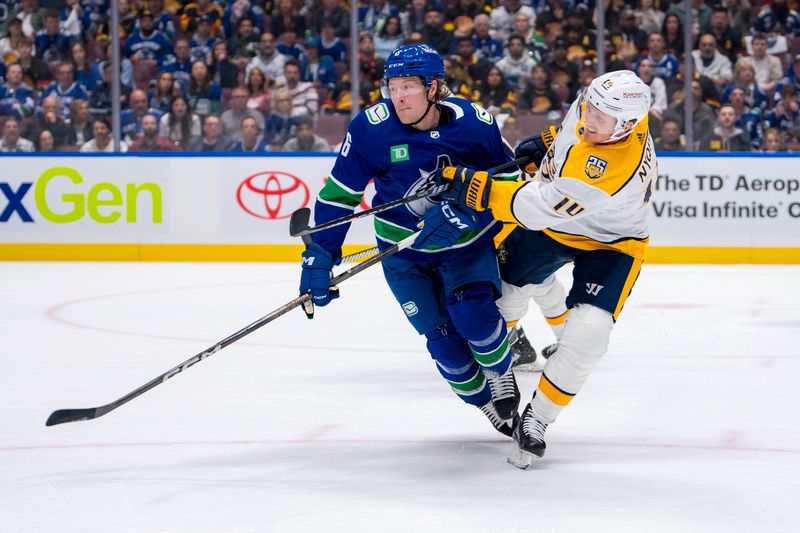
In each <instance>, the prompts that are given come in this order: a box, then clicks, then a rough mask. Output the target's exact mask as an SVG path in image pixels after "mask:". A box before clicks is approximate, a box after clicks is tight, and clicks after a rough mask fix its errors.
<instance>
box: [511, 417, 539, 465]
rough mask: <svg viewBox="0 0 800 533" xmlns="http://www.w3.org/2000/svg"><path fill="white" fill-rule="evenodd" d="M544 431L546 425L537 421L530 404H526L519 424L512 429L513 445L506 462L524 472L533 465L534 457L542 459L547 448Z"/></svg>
mask: <svg viewBox="0 0 800 533" xmlns="http://www.w3.org/2000/svg"><path fill="white" fill-rule="evenodd" d="M546 429H547V424H545V423H544V422H542V421H541V420H539V418H538V417H537V415H536V412H535V411H534V410H533V408H532V407H531V404H528V405H527V406H526V407H525V411H524V412H523V413H522V418H521V420H520V423H519V424H517V427H516V428H514V434H513V435H512V438H513V439H514V445H513V448H512V449H511V453H510V454H509V455H508V462H509V463H510V464H512V465H514V466H516V467H517V468H519V469H522V470H525V469H527V468H528V467H529V466H531V464H532V463H533V459H534V456H536V457H542V456H543V455H544V451H545V448H546V447H547V445H546V444H545V442H544V432H545V430H546Z"/></svg>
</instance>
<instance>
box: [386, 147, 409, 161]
mask: <svg viewBox="0 0 800 533" xmlns="http://www.w3.org/2000/svg"><path fill="white" fill-rule="evenodd" d="M389 155H390V156H391V158H392V163H399V162H400V161H408V160H409V155H408V145H407V144H398V145H397V146H392V147H391V148H389Z"/></svg>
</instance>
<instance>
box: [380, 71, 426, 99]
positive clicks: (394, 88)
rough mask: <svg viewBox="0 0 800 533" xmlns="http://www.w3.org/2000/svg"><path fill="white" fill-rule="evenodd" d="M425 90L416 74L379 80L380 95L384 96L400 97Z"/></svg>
mask: <svg viewBox="0 0 800 533" xmlns="http://www.w3.org/2000/svg"><path fill="white" fill-rule="evenodd" d="M424 92H425V85H423V84H422V81H421V80H420V79H419V78H418V77H417V76H405V77H402V78H389V79H388V80H385V79H384V80H381V95H382V96H383V97H384V98H401V97H404V96H413V95H416V94H422V93H424Z"/></svg>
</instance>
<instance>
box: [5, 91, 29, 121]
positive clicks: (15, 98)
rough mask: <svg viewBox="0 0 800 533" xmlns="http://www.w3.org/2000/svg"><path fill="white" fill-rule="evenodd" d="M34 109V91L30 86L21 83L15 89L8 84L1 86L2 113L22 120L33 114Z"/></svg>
mask: <svg viewBox="0 0 800 533" xmlns="http://www.w3.org/2000/svg"><path fill="white" fill-rule="evenodd" d="M33 109H34V101H33V91H32V90H31V88H30V87H28V86H27V85H20V86H19V87H17V88H16V89H15V88H13V87H9V86H8V85H3V86H0V114H2V115H11V116H12V117H16V118H17V120H22V119H23V118H25V117H27V116H29V115H31V114H32V113H33Z"/></svg>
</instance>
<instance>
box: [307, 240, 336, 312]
mask: <svg viewBox="0 0 800 533" xmlns="http://www.w3.org/2000/svg"><path fill="white" fill-rule="evenodd" d="M332 275H333V258H332V257H331V254H329V253H328V252H326V251H325V250H324V249H323V248H322V247H321V246H320V245H318V244H314V243H313V242H312V243H311V244H308V245H307V246H306V251H305V252H303V272H302V273H301V274H300V294H306V293H311V300H309V301H307V302H306V303H305V304H303V311H305V313H306V316H307V317H308V318H314V306H315V305H318V306H320V307H324V306H326V305H328V303H330V301H331V300H335V299H336V298H338V297H339V289H338V287H331V276H332Z"/></svg>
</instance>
